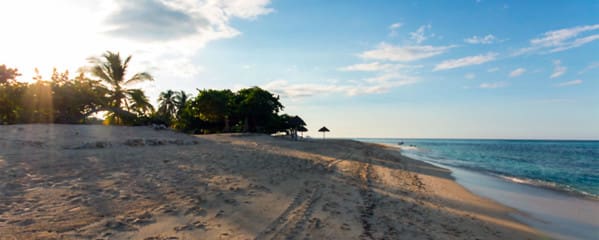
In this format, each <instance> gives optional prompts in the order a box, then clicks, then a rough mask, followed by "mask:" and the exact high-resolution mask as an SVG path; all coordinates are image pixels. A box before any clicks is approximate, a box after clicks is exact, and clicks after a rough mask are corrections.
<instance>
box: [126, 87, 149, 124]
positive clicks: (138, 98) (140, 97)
mask: <svg viewBox="0 0 599 240" xmlns="http://www.w3.org/2000/svg"><path fill="white" fill-rule="evenodd" d="M127 95H128V96H129V101H130V104H129V105H127V106H128V109H127V110H128V111H130V112H134V113H136V114H137V116H138V117H147V116H149V115H150V114H152V113H153V112H154V106H152V104H151V103H150V100H148V97H147V96H146V94H145V93H144V91H142V90H141V89H130V90H127Z"/></svg>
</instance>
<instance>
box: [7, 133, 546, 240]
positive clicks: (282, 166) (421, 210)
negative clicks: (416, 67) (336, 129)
mask: <svg viewBox="0 0 599 240" xmlns="http://www.w3.org/2000/svg"><path fill="white" fill-rule="evenodd" d="M0 195H1V196H3V197H2V198H0V236H2V237H0V239H3V238H4V239H55V238H60V239H400V238H404V239H406V238H407V239H542V238H545V237H544V236H543V235H541V233H539V232H538V231H536V230H534V229H532V228H530V227H528V226H526V225H524V224H521V223H519V222H518V221H515V219H514V218H513V217H512V216H513V215H514V214H517V211H515V210H514V209H511V208H508V207H505V206H503V205H500V204H497V203H495V202H492V201H490V200H488V199H485V198H481V197H479V196H476V195H474V194H472V193H471V192H469V191H468V190H466V189H465V188H463V187H462V186H460V185H459V184H457V183H456V182H455V181H454V180H453V179H452V177H451V175H450V172H449V170H447V169H443V168H439V167H435V166H433V165H430V164H428V163H424V162H421V161H416V160H412V159H410V158H407V157H405V156H401V155H400V154H399V153H398V152H397V151H395V150H394V149H388V148H385V147H382V146H379V145H374V144H367V143H360V142H356V141H351V140H326V141H321V140H312V141H300V142H295V141H290V140H288V139H283V138H274V137H269V136H264V135H244V134H234V135H206V136H189V135H184V134H179V133H175V132H171V131H164V130H163V131H156V130H153V129H151V128H147V127H105V126H82V125H14V126H0Z"/></svg>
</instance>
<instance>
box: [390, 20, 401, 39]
mask: <svg viewBox="0 0 599 240" xmlns="http://www.w3.org/2000/svg"><path fill="white" fill-rule="evenodd" d="M401 26H403V23H400V22H396V23H393V24H391V25H390V26H389V30H391V32H389V36H392V37H395V36H397V29H398V28H400V27H401Z"/></svg>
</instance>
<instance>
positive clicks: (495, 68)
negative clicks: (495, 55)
mask: <svg viewBox="0 0 599 240" xmlns="http://www.w3.org/2000/svg"><path fill="white" fill-rule="evenodd" d="M497 71H499V68H498V67H494V68H489V69H487V72H497Z"/></svg>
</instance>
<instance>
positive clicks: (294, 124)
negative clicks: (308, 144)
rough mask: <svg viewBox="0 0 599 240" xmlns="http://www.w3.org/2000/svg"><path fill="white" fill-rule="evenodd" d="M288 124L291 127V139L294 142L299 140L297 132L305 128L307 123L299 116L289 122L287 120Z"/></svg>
mask: <svg viewBox="0 0 599 240" xmlns="http://www.w3.org/2000/svg"><path fill="white" fill-rule="evenodd" d="M287 124H288V125H289V127H290V129H289V130H291V138H292V139H294V140H297V132H298V131H299V129H300V128H305V127H304V126H306V122H304V120H303V119H302V118H300V117H298V116H295V117H292V118H290V119H289V120H287Z"/></svg>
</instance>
